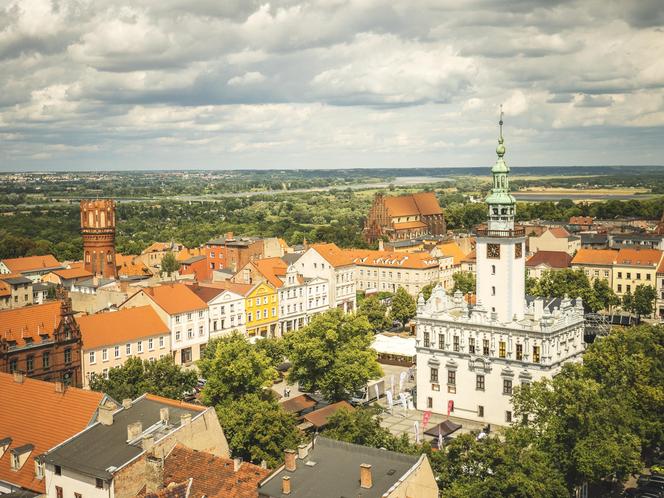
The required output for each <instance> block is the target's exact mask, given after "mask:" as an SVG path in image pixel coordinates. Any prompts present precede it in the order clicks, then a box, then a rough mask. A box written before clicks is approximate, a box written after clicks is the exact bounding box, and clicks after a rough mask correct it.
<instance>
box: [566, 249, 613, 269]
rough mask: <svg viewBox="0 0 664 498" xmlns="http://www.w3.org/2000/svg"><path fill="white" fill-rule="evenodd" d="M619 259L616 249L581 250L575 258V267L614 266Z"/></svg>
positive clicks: (573, 261)
mask: <svg viewBox="0 0 664 498" xmlns="http://www.w3.org/2000/svg"><path fill="white" fill-rule="evenodd" d="M617 257H618V251H617V250H615V249H579V250H578V251H577V252H576V254H575V255H574V258H572V264H573V265H602V266H606V265H612V264H613V263H614V262H615V261H616V259H617Z"/></svg>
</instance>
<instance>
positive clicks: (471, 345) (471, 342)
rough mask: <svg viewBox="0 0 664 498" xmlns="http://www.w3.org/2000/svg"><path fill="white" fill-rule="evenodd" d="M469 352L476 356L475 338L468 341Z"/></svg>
mask: <svg viewBox="0 0 664 498" xmlns="http://www.w3.org/2000/svg"><path fill="white" fill-rule="evenodd" d="M468 352H469V353H470V354H475V339H474V338H473V337H471V338H470V339H468Z"/></svg>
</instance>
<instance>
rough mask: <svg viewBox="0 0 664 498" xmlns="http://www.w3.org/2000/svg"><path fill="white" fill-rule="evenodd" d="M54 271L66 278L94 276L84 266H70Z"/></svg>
mask: <svg viewBox="0 0 664 498" xmlns="http://www.w3.org/2000/svg"><path fill="white" fill-rule="evenodd" d="M52 273H55V274H56V275H57V276H58V277H60V278H64V279H70V278H85V277H91V276H92V273H91V272H89V271H88V270H86V269H85V268H82V267H77V268H69V269H67V270H54V271H53V272H52Z"/></svg>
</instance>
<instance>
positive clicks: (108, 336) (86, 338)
mask: <svg viewBox="0 0 664 498" xmlns="http://www.w3.org/2000/svg"><path fill="white" fill-rule="evenodd" d="M76 321H77V322H78V326H79V328H80V329H81V337H82V339H83V349H97V348H100V347H102V346H106V345H111V344H118V343H125V342H127V341H134V340H137V339H141V338H142V337H151V336H155V335H161V334H169V333H170V330H169V328H168V326H167V325H166V324H165V323H164V322H163V321H162V320H161V318H159V315H158V314H157V312H156V311H155V310H154V309H153V308H152V306H139V307H137V308H122V309H121V310H118V311H112V312H108V313H97V314H95V315H83V316H79V317H77V318H76Z"/></svg>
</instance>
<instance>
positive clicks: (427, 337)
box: [424, 332, 429, 348]
mask: <svg viewBox="0 0 664 498" xmlns="http://www.w3.org/2000/svg"><path fill="white" fill-rule="evenodd" d="M424 347H425V348H428V347H429V332H425V333H424Z"/></svg>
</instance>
